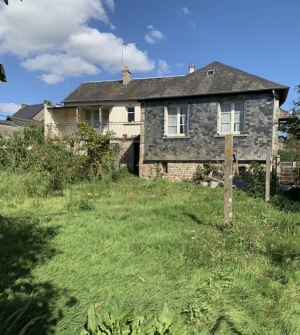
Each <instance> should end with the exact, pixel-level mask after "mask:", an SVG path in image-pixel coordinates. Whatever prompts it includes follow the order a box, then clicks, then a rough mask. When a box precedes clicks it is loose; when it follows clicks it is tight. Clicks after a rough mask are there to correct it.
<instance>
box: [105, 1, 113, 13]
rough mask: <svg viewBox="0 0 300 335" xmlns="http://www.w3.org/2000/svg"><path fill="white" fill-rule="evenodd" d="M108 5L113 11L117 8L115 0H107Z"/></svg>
mask: <svg viewBox="0 0 300 335" xmlns="http://www.w3.org/2000/svg"><path fill="white" fill-rule="evenodd" d="M106 4H107V7H108V8H109V9H110V10H111V11H112V12H113V11H114V10H115V3H114V0H106Z"/></svg>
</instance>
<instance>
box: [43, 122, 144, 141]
mask: <svg viewBox="0 0 300 335" xmlns="http://www.w3.org/2000/svg"><path fill="white" fill-rule="evenodd" d="M140 126H141V123H140V122H126V123H125V122H108V123H102V124H101V123H100V124H98V125H97V127H95V129H96V132H97V133H98V134H100V133H101V132H105V131H107V130H110V131H113V132H114V133H115V134H116V137H117V138H131V137H136V136H138V135H140ZM45 131H46V134H47V135H48V136H51V137H57V136H64V135H74V134H76V133H77V131H78V125H77V123H59V124H55V123H49V124H46V125H45Z"/></svg>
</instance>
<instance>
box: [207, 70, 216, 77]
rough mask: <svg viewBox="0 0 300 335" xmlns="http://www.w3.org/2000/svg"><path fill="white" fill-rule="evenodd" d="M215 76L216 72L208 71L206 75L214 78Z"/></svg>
mask: <svg viewBox="0 0 300 335" xmlns="http://www.w3.org/2000/svg"><path fill="white" fill-rule="evenodd" d="M214 74H215V70H208V71H207V72H206V75H207V76H213V75H214Z"/></svg>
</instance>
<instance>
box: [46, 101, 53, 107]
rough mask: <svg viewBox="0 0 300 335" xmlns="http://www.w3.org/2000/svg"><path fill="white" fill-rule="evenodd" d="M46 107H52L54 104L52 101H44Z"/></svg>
mask: <svg viewBox="0 0 300 335" xmlns="http://www.w3.org/2000/svg"><path fill="white" fill-rule="evenodd" d="M44 105H49V106H51V105H52V102H51V101H50V100H44Z"/></svg>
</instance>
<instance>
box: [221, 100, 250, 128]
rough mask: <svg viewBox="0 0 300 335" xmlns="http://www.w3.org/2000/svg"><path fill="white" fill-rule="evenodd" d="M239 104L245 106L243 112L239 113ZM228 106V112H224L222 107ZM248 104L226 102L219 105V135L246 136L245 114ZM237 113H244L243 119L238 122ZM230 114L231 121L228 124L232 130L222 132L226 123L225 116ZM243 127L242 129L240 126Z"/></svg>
mask: <svg viewBox="0 0 300 335" xmlns="http://www.w3.org/2000/svg"><path fill="white" fill-rule="evenodd" d="M239 104H243V111H237V109H238V108H237V106H238V105H239ZM225 105H227V108H228V110H227V111H226V112H222V106H225ZM245 107H246V104H245V101H224V102H222V103H220V104H219V108H218V133H219V134H244V133H245V114H246V110H245V109H246V108H245ZM236 112H243V114H242V115H243V117H242V118H239V120H236V117H235V116H236V115H237V114H236ZM225 114H228V116H229V120H228V122H227V124H228V125H229V127H230V129H229V130H228V131H224V130H223V131H222V124H225V123H226V122H222V117H223V115H225ZM238 125H242V127H240V126H238Z"/></svg>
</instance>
